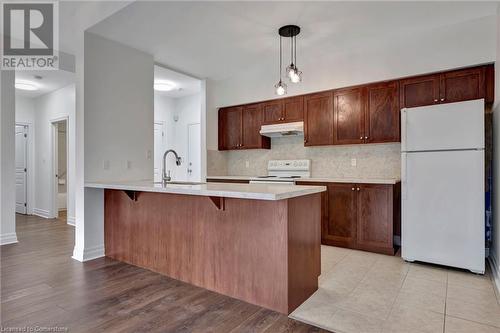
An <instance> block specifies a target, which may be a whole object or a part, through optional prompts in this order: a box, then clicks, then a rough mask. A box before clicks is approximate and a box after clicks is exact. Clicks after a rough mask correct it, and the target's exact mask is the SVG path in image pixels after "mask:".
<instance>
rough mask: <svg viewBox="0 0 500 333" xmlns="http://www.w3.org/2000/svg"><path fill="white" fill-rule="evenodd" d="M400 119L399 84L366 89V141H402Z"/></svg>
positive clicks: (387, 84)
mask: <svg viewBox="0 0 500 333" xmlns="http://www.w3.org/2000/svg"><path fill="white" fill-rule="evenodd" d="M399 118H400V112H399V84H398V82H397V81H392V82H384V83H377V84H373V85H369V86H368V87H367V88H366V113H365V137H366V139H365V141H366V142H367V143H378V142H398V141H400V137H399Z"/></svg>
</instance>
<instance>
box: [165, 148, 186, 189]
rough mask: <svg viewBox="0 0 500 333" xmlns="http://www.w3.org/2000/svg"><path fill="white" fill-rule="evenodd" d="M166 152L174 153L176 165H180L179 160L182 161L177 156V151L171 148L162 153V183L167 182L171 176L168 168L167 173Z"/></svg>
mask: <svg viewBox="0 0 500 333" xmlns="http://www.w3.org/2000/svg"><path fill="white" fill-rule="evenodd" d="M168 153H172V154H174V156H175V164H176V165H177V166H180V165H181V162H182V159H181V158H180V157H179V155H177V153H176V152H175V150H173V149H169V150H167V151H166V152H165V154H163V172H162V180H163V183H166V182H169V181H171V180H172V178H171V177H170V170H169V171H168V175H167V155H168Z"/></svg>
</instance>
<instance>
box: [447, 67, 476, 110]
mask: <svg viewBox="0 0 500 333" xmlns="http://www.w3.org/2000/svg"><path fill="white" fill-rule="evenodd" d="M484 78H485V67H479V68H473V69H465V70H458V71H452V72H446V73H443V74H441V75H440V80H441V81H440V96H439V101H440V102H442V103H453V102H460V101H467V100H471V99H479V98H484V96H485V85H484V82H485V81H484Z"/></svg>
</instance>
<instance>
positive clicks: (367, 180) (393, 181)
mask: <svg viewBox="0 0 500 333" xmlns="http://www.w3.org/2000/svg"><path fill="white" fill-rule="evenodd" d="M251 178H255V176H208V177H207V179H220V180H250V179H251ZM297 181H302V182H323V183H359V184H389V185H391V184H396V183H397V182H399V181H400V179H397V178H328V177H311V178H300V179H297Z"/></svg>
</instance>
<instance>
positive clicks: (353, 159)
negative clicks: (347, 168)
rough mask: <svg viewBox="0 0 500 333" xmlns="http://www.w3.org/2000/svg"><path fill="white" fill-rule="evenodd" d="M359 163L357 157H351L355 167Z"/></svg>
mask: <svg viewBox="0 0 500 333" xmlns="http://www.w3.org/2000/svg"><path fill="white" fill-rule="evenodd" d="M357 164H358V161H357V160H356V159H355V158H351V166H353V167H355V166H356V165H357Z"/></svg>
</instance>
